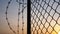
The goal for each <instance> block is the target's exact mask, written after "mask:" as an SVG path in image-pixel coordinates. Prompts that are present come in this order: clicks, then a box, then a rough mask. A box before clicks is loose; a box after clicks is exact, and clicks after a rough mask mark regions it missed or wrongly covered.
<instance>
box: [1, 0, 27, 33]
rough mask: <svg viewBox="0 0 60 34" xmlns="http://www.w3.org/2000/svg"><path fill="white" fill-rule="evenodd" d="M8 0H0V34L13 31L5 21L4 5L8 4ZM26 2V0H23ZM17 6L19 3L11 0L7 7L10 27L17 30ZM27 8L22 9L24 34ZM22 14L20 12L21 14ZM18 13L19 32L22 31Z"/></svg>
mask: <svg viewBox="0 0 60 34" xmlns="http://www.w3.org/2000/svg"><path fill="white" fill-rule="evenodd" d="M8 1H9V0H0V34H13V32H12V31H11V30H10V29H9V27H8V24H7V21H6V15H5V12H6V7H7V4H8ZM25 2H26V0H25ZM18 8H19V5H18V3H17V2H16V0H12V2H11V4H10V5H9V8H8V19H9V22H10V25H11V27H12V28H13V30H15V31H17V23H18ZM26 10H27V9H25V10H24V23H25V24H24V33H25V34H26V31H27V30H26V29H27V26H26V25H27V24H26V22H27V20H26V17H27V16H26V14H27V12H26ZM21 15H22V14H21ZM21 15H20V22H19V25H20V27H19V31H20V32H19V33H20V34H21V33H22V20H21V19H22V18H21Z"/></svg>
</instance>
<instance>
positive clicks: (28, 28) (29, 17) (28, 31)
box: [27, 0, 31, 34]
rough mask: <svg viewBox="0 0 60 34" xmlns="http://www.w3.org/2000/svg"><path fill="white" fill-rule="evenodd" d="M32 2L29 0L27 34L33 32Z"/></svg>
mask: <svg viewBox="0 0 60 34" xmlns="http://www.w3.org/2000/svg"><path fill="white" fill-rule="evenodd" d="M30 9H31V3H30V0H27V34H31V31H30V29H31V23H30V22H31V14H30V13H31V10H30Z"/></svg>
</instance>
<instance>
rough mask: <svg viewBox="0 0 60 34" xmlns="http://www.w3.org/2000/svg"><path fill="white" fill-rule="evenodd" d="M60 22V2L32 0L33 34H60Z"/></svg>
mask: <svg viewBox="0 0 60 34" xmlns="http://www.w3.org/2000/svg"><path fill="white" fill-rule="evenodd" d="M59 20H60V0H31V34H53V32H54V33H55V34H58V32H57V30H56V29H55V28H56V26H57V25H58V26H60V22H59ZM59 30H60V29H59Z"/></svg>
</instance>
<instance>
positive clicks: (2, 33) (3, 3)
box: [0, 0, 60, 34]
mask: <svg viewBox="0 0 60 34" xmlns="http://www.w3.org/2000/svg"><path fill="white" fill-rule="evenodd" d="M8 1H9V0H0V34H14V33H13V32H12V31H11V30H10V28H9V26H8V23H7V21H6V14H5V12H6V7H7V5H8ZM24 1H25V2H26V3H27V0H24ZM48 1H49V0H46V2H47V3H48ZM55 1H56V2H54V0H50V3H49V6H48V5H47V4H45V5H44V2H42V1H41V0H40V1H39V2H38V3H41V2H42V4H41V6H43V5H44V7H43V8H44V9H45V10H46V11H47V12H48V13H49V10H50V9H51V11H50V13H49V14H50V15H49V14H48V13H47V12H45V10H43V11H42V15H44V13H46V14H45V15H44V17H45V18H46V17H47V16H48V18H46V19H47V22H46V23H45V25H43V24H44V22H45V21H46V19H45V18H43V16H42V15H41V14H38V15H37V16H38V17H39V16H40V15H41V17H39V19H40V20H42V18H43V20H42V24H41V21H40V22H38V18H37V17H36V15H35V13H36V14H37V13H38V10H36V8H35V7H34V6H33V5H32V4H31V7H32V9H33V10H34V12H35V13H33V11H32V10H31V13H32V14H31V15H32V16H34V17H31V30H33V31H34V32H35V34H36V30H38V28H40V29H39V30H38V33H41V31H42V32H43V33H45V32H46V34H48V32H49V33H50V32H51V31H52V30H53V29H54V30H53V31H52V33H51V34H56V32H59V31H60V5H59V4H58V3H57V2H59V0H55ZM32 2H33V0H32ZM53 2H54V4H53ZM35 3H36V2H35ZM35 3H33V4H34V5H35V6H37V5H38V4H37V3H36V4H35ZM52 4H53V6H52V8H51V7H50V6H51V5H52ZM57 5H58V7H57ZM47 6H48V9H46V7H47ZM56 7H57V9H56ZM18 8H19V4H18V3H17V2H16V0H12V2H11V4H10V5H9V8H8V20H9V22H10V25H11V27H12V29H13V30H15V31H16V32H17V23H18ZM37 8H38V9H39V8H40V9H39V11H41V10H42V9H43V8H42V7H40V5H38V6H37ZM20 9H22V8H20ZM53 9H55V10H56V11H57V12H58V13H57V12H55V10H53ZM35 10H36V11H35ZM54 13H55V14H54ZM53 14H54V16H53ZM52 17H53V19H52ZM58 17H59V18H58ZM33 18H34V19H35V18H36V19H35V20H34V19H33ZM57 18H58V20H57ZM19 19H20V21H19V34H22V14H20V18H19ZM51 19H52V20H51ZM55 20H57V22H56V21H55ZM50 21H51V22H50ZM37 22H38V23H37ZM48 22H49V23H50V24H49V23H48ZM32 23H33V24H34V25H33V24H32ZM37 24H38V26H39V27H38V26H36V25H37ZM54 25H55V26H54ZM44 26H45V27H44ZM43 27H44V28H43ZM47 27H48V28H47ZM32 28H33V29H32ZM35 28H36V30H35ZM42 28H43V30H42ZM46 30H48V32H47V31H46ZM33 31H31V33H33ZM24 34H27V7H26V8H25V9H24Z"/></svg>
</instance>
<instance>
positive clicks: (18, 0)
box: [5, 0, 26, 34]
mask: <svg viewBox="0 0 60 34" xmlns="http://www.w3.org/2000/svg"><path fill="white" fill-rule="evenodd" d="M11 1H12V0H9V2H8V5H7V7H6V12H5V14H6V21H7V23H8V26H9V28H10V30H11V31H12V32H13V33H14V34H16V32H15V31H14V30H13V28H12V27H11V26H10V22H9V20H8V17H7V16H8V8H9V5H10V3H11ZM20 1H21V0H16V2H17V3H19V8H18V23H17V34H19V16H20V14H21V13H22V34H24V15H23V12H24V9H25V8H26V6H24V5H26V3H24V0H22V1H23V3H22V2H20ZM21 4H23V5H22V8H21V9H22V10H21V11H20V5H21Z"/></svg>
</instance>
